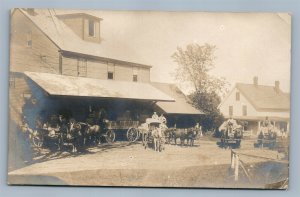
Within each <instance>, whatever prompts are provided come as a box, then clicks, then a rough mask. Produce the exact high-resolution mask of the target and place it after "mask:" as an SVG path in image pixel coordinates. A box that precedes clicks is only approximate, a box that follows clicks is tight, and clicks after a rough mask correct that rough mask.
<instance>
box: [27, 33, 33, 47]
mask: <svg viewBox="0 0 300 197" xmlns="http://www.w3.org/2000/svg"><path fill="white" fill-rule="evenodd" d="M26 38H27V47H29V48H31V47H32V33H31V31H29V32H27V35H26Z"/></svg>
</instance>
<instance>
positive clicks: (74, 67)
mask: <svg viewBox="0 0 300 197" xmlns="http://www.w3.org/2000/svg"><path fill="white" fill-rule="evenodd" d="M10 31H11V33H10V39H11V42H10V77H9V117H10V118H9V139H8V140H9V153H8V184H11V185H72V186H125V187H126V186H127V187H183V188H256V189H287V188H288V183H289V137H290V69H291V60H290V59H291V57H290V56H291V15H290V14H288V13H218V12H216V13H209V12H155V11H101V10H61V9H34V8H16V9H13V10H11V30H10Z"/></svg>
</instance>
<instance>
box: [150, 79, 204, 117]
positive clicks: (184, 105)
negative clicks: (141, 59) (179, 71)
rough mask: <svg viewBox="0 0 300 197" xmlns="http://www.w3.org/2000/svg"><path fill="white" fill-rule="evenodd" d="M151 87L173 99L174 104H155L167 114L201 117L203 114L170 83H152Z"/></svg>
mask: <svg viewBox="0 0 300 197" xmlns="http://www.w3.org/2000/svg"><path fill="white" fill-rule="evenodd" d="M151 85H153V86H154V87H156V88H157V89H159V90H161V91H162V92H164V93H165V94H167V95H169V96H170V97H172V98H174V99H175V102H157V103H156V106H157V107H158V108H159V109H161V110H162V111H164V112H165V113H167V114H189V115H201V114H204V112H202V111H200V110H198V109H196V108H195V107H193V106H192V105H191V104H190V103H188V100H187V98H186V96H185V95H184V94H183V93H182V91H181V90H180V89H179V88H178V87H177V86H176V85H175V84H170V83H159V82H152V83H151Z"/></svg>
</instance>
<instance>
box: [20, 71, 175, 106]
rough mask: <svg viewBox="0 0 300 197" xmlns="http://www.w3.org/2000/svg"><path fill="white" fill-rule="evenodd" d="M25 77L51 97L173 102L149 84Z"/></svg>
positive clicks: (44, 75)
mask: <svg viewBox="0 0 300 197" xmlns="http://www.w3.org/2000/svg"><path fill="white" fill-rule="evenodd" d="M25 75H26V76H28V77H29V78H30V79H31V80H32V81H34V82H35V83H36V84H37V85H38V86H40V87H41V88H42V89H43V90H44V91H46V92H47V93H48V94H50V95H53V96H77V97H99V98H119V99H135V100H148V101H168V102H172V101H174V99H173V98H172V97H171V96H169V95H167V94H166V93H164V92H162V91H161V90H158V89H157V88H155V87H153V86H152V85H151V84H150V83H138V82H129V81H117V80H101V79H93V78H85V77H73V76H65V75H57V74H50V73H38V72H25Z"/></svg>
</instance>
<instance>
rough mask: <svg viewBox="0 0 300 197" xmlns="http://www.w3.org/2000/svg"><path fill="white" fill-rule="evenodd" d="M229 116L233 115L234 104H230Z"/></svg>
mask: <svg viewBox="0 0 300 197" xmlns="http://www.w3.org/2000/svg"><path fill="white" fill-rule="evenodd" d="M229 116H233V106H232V105H231V106H229Z"/></svg>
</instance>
